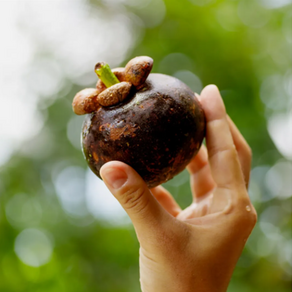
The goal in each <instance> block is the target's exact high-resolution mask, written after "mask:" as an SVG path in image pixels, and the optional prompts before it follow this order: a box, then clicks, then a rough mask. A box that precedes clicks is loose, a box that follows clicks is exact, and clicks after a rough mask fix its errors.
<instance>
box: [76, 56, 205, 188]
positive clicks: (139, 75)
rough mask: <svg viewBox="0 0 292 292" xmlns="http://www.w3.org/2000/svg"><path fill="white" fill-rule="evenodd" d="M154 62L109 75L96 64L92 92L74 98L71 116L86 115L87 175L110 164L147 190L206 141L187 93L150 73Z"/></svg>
mask: <svg viewBox="0 0 292 292" xmlns="http://www.w3.org/2000/svg"><path fill="white" fill-rule="evenodd" d="M152 66H153V60H152V59H151V58H149V57H136V58H134V59H132V60H130V61H129V63H128V64H127V65H126V67H125V68H117V69H114V70H113V71H111V70H110V68H109V66H108V65H107V64H105V63H98V64H97V65H96V66H95V72H96V73H97V75H98V76H99V77H100V79H99V81H98V82H97V85H96V88H95V89H93V88H87V89H84V90H82V91H81V92H79V93H77V94H76V96H75V98H74V100H73V110H74V112H75V113H76V114H87V115H86V117H85V120H84V123H83V127H82V149H83V153H84V156H85V159H86V161H87V163H88V165H89V167H90V168H91V170H92V171H93V172H94V173H95V174H96V175H97V176H98V177H100V173H99V171H100V168H101V167H102V165H103V164H105V163H106V162H109V161H112V160H118V161H122V162H124V163H126V164H128V165H130V166H131V167H133V168H134V169H135V170H136V171H137V172H138V173H139V174H140V176H141V177H142V178H143V179H144V181H145V182H146V184H147V186H148V187H149V188H153V187H155V186H157V185H160V184H162V183H165V182H167V181H168V180H170V179H172V178H173V177H174V176H175V175H177V174H178V173H180V172H181V171H182V170H184V168H185V167H186V166H187V164H188V163H189V162H190V160H191V159H192V158H193V157H194V155H196V154H197V152H198V150H199V148H200V146H201V144H202V141H203V138H204V136H205V126H206V125H205V116H204V111H203V109H202V106H201V104H200V102H199V101H198V99H197V98H196V97H195V94H194V93H193V92H192V90H191V89H190V88H189V87H188V86H187V85H186V84H184V83H183V82H182V81H180V80H178V79H177V78H174V77H172V76H168V75H164V74H155V73H151V74H150V71H151V69H152Z"/></svg>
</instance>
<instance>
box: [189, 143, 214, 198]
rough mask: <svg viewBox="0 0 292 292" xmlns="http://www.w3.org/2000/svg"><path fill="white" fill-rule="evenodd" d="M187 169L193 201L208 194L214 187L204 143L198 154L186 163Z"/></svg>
mask: <svg viewBox="0 0 292 292" xmlns="http://www.w3.org/2000/svg"><path fill="white" fill-rule="evenodd" d="M187 170H188V171H189V173H190V182H191V190H192V194H193V197H194V201H196V202H198V201H199V199H200V198H201V197H203V196H205V195H206V194H208V193H209V192H210V191H212V190H213V189H214V187H215V183H214V180H213V178H212V174H211V169H210V165H209V162H208V153H207V149H206V147H205V145H202V146H201V148H200V150H199V152H198V154H197V155H196V156H195V157H194V158H193V159H192V161H191V162H190V163H189V164H188V166H187Z"/></svg>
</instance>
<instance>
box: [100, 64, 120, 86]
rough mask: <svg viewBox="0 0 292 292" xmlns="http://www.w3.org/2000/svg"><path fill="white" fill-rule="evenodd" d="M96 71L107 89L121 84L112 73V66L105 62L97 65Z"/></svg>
mask: <svg viewBox="0 0 292 292" xmlns="http://www.w3.org/2000/svg"><path fill="white" fill-rule="evenodd" d="M94 71H95V73H96V75H97V76H98V77H99V79H100V80H101V81H102V82H103V83H104V85H105V86H106V87H111V86H112V85H114V84H116V83H120V81H119V79H118V78H117V77H116V75H115V74H114V73H113V72H112V70H111V68H110V66H109V65H108V64H107V63H105V62H99V63H97V64H96V65H95V68H94Z"/></svg>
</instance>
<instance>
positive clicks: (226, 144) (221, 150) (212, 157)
mask: <svg viewBox="0 0 292 292" xmlns="http://www.w3.org/2000/svg"><path fill="white" fill-rule="evenodd" d="M200 100H201V104H202V106H203V109H204V112H205V116H206V123H207V124H206V144H207V149H208V155H209V163H210V167H211V171H212V176H213V179H214V181H215V183H216V186H217V188H223V189H233V190H234V189H238V187H244V189H245V183H244V179H243V175H242V172H241V167H240V163H239V159H238V156H237V152H236V149H235V146H234V143H233V139H232V135H231V132H230V128H229V124H228V121H227V118H226V110H225V106H224V103H223V100H222V98H221V96H220V93H219V90H218V88H217V87H216V86H215V85H209V86H207V87H205V88H204V89H203V91H202V93H201V98H200ZM236 193H238V192H236ZM240 193H242V192H240Z"/></svg>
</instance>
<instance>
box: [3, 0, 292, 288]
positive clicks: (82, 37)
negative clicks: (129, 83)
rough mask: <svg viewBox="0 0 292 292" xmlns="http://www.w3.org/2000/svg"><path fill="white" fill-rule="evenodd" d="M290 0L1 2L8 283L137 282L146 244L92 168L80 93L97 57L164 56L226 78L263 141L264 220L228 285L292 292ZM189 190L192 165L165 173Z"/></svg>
mask: <svg viewBox="0 0 292 292" xmlns="http://www.w3.org/2000/svg"><path fill="white" fill-rule="evenodd" d="M291 8H292V5H291V1H290V0H226V1H224V0H180V1H175V0H164V1H163V0H110V1H106V0H104V1H102V0H100V1H98V0H92V1H82V0H75V1H71V2H69V1H0V35H1V43H2V44H1V47H0V65H1V73H0V93H1V107H0V291H1V292H10V291H11V292H12V291H36V292H53V291H54V292H55V291H68V292H69V291H70V292H75V291H76V292H77V291H78V292H80V291H96V292H97V291H101V292H112V291H114V292H136V291H140V288H139V272H138V248H139V246H138V243H137V239H136V236H135V233H134V230H133V227H132V226H131V224H130V222H129V219H128V218H127V216H126V215H125V212H124V211H123V210H122V209H121V207H120V206H119V205H118V204H117V202H116V201H115V199H113V197H112V196H111V195H110V194H109V193H108V191H107V190H106V188H105V186H104V185H103V183H102V182H101V181H100V180H99V179H98V178H96V177H95V176H94V175H93V174H92V173H91V171H90V170H89V169H88V167H87V165H86V163H85V161H84V159H83V156H82V153H81V150H80V128H81V124H82V120H83V118H84V117H77V116H75V115H74V114H73V112H72V109H71V102H72V98H73V97H74V95H75V93H76V92H77V91H79V90H81V89H82V88H85V87H94V85H95V82H96V76H95V74H94V72H93V68H94V65H95V63H96V62H98V61H107V62H108V63H109V64H110V65H111V66H112V67H115V66H121V65H125V64H126V63H127V61H128V60H129V59H130V58H132V57H135V56H137V55H149V56H151V57H152V58H153V59H154V68H153V72H160V73H165V74H170V75H173V76H176V77H178V78H179V79H181V80H183V81H184V82H185V83H187V84H188V85H189V86H190V87H191V88H192V89H193V90H194V91H196V92H198V93H199V92H200V91H201V89H202V88H203V87H204V86H206V85H207V84H210V83H213V84H216V85H217V86H218V87H219V89H220V91H221V93H222V96H223V98H224V101H225V104H226V107H227V111H228V113H229V115H230V116H231V118H232V119H233V120H234V121H235V123H236V124H237V126H238V128H239V129H240V131H241V132H242V133H243V135H244V136H245V138H246V140H247V141H248V143H249V144H250V146H251V148H252V150H253V167H252V175H251V182H250V196H251V199H252V202H253V204H254V205H255V207H256V209H257V212H258V223H257V225H256V227H255V229H254V231H253V233H252V235H251V237H250V239H249V240H248V242H247V245H246V248H245V250H244V252H243V254H242V256H241V258H240V260H239V262H238V265H237V267H236V270H235V272H234V275H233V278H232V281H231V284H230V288H229V290H228V291H229V292H253V291H254V292H260V291H265V292H270V291H271V292H272V291H273V292H274V291H276V292H288V291H291V275H292V270H291V268H292V239H291V210H292V202H291V195H292V185H291V184H292V183H291V182H292V163H291V159H292V69H291V62H292V49H291V44H292V33H291V29H292V9H291ZM165 186H166V188H167V189H169V190H170V191H171V193H172V194H173V196H174V197H175V198H176V199H177V201H178V202H179V203H180V205H181V206H182V207H186V206H188V204H190V202H191V193H190V187H189V179H188V176H187V173H186V172H183V173H182V174H180V175H178V176H177V177H176V178H174V179H173V180H171V181H169V182H168V183H166V184H165Z"/></svg>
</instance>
